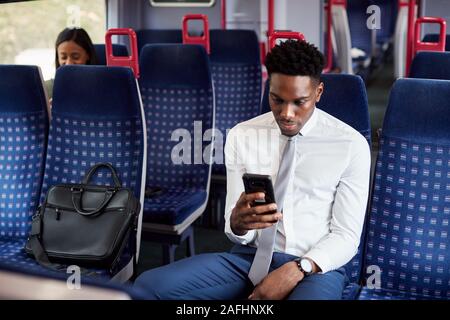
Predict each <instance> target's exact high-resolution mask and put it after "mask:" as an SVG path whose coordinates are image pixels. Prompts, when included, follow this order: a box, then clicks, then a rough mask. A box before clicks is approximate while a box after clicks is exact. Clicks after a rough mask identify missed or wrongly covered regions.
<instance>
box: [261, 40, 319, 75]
mask: <svg viewBox="0 0 450 320" xmlns="http://www.w3.org/2000/svg"><path fill="white" fill-rule="evenodd" d="M324 63H325V59H324V57H323V55H322V53H321V52H320V51H319V50H318V49H317V47H315V46H314V45H313V44H311V43H308V42H306V41H297V40H287V41H285V42H282V43H280V44H279V45H276V46H275V47H273V49H272V50H271V51H270V52H269V53H268V54H267V56H266V68H267V73H268V74H269V78H270V75H271V74H272V73H281V74H285V75H289V76H310V77H311V78H313V79H314V80H316V81H318V82H320V74H321V73H322V70H323V67H324Z"/></svg>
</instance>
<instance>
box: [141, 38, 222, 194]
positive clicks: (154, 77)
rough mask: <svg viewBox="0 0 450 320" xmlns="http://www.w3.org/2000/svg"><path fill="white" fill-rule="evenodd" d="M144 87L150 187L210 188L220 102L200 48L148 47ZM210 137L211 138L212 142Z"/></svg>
mask: <svg viewBox="0 0 450 320" xmlns="http://www.w3.org/2000/svg"><path fill="white" fill-rule="evenodd" d="M140 68H141V77H140V86H141V92H142V100H143V103H144V109H145V114H146V121H147V124H148V130H147V134H148V150H149V151H148V160H147V185H149V186H158V187H165V188H169V187H170V188H173V187H177V186H178V187H181V188H189V187H192V188H197V187H199V188H203V189H205V188H206V187H209V178H210V154H211V148H210V147H209V148H206V147H207V146H208V145H209V144H210V143H211V139H210V138H211V133H212V130H211V129H213V128H214V99H213V88H212V79H211V71H210V66H209V59H208V56H207V54H206V51H205V49H204V48H203V47H202V46H199V45H183V44H153V45H146V46H145V47H144V48H143V49H142V52H141V55H140ZM208 135H209V138H208Z"/></svg>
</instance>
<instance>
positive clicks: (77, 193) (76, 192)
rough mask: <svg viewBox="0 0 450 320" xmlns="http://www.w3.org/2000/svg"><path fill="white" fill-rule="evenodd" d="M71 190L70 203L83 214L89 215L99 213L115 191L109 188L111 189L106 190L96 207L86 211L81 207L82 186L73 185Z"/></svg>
mask: <svg viewBox="0 0 450 320" xmlns="http://www.w3.org/2000/svg"><path fill="white" fill-rule="evenodd" d="M71 191H72V204H73V207H74V208H75V210H76V211H77V212H78V213H79V214H81V215H83V216H91V215H94V214H96V213H99V212H100V211H102V210H103V208H105V207H106V205H107V204H108V202H109V200H111V198H112V196H113V195H114V193H115V192H116V189H114V188H111V189H108V190H106V191H105V198H104V199H103V202H102V203H101V204H100V205H99V206H98V208H96V209H94V210H92V211H86V210H83V209H82V208H81V198H82V196H83V191H84V190H83V188H81V187H79V188H75V187H74V188H72V189H71Z"/></svg>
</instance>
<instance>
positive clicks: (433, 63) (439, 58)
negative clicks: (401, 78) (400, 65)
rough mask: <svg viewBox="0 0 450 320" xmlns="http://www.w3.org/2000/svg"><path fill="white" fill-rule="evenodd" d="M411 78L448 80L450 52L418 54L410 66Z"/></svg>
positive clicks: (424, 52)
mask: <svg viewBox="0 0 450 320" xmlns="http://www.w3.org/2000/svg"><path fill="white" fill-rule="evenodd" d="M409 76H410V77H411V78H424V79H442V80H450V52H436V51H422V52H418V53H417V54H416V56H415V57H414V59H413V61H412V64H411V72H410V75H409Z"/></svg>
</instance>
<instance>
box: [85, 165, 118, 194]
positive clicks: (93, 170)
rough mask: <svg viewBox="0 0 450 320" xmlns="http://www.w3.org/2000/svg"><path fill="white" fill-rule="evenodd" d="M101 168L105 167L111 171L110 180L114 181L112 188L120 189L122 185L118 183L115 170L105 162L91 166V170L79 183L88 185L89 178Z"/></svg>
mask: <svg viewBox="0 0 450 320" xmlns="http://www.w3.org/2000/svg"><path fill="white" fill-rule="evenodd" d="M101 167H106V168H108V169H109V170H110V171H111V173H112V178H113V180H114V186H115V187H116V188H121V187H122V183H120V179H119V177H118V176H117V172H116V169H114V167H113V166H112V165H111V164H110V163H107V162H100V163H97V164H96V165H94V166H92V168H91V169H89V171H88V173H86V175H85V176H84V179H83V181H82V182H81V183H82V184H88V183H89V180H91V178H92V176H93V175H94V173H95V172H96V171H97V170H98V169H99V168H101Z"/></svg>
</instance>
